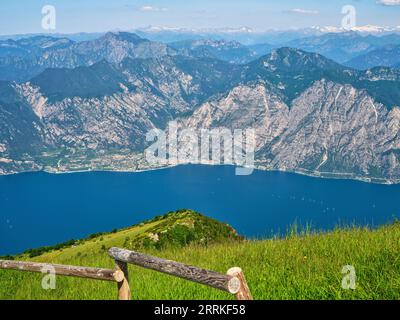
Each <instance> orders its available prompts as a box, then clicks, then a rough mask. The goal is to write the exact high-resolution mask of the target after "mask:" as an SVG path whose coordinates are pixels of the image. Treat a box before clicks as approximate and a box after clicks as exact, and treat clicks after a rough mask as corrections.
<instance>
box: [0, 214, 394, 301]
mask: <svg viewBox="0 0 400 320" xmlns="http://www.w3.org/2000/svg"><path fill="white" fill-rule="evenodd" d="M177 225H180V226H186V227H188V228H189V229H191V230H192V233H193V234H192V235H191V236H190V237H186V238H185V235H187V232H188V231H187V230H186V231H185V232H181V231H182V230H180V231H177V234H176V236H177V238H178V239H180V240H179V241H176V242H173V244H172V245H163V246H162V247H161V248H160V247H159V246H157V245H149V244H148V243H147V241H144V242H143V239H145V238H146V237H147V236H148V234H149V233H160V234H161V232H162V231H165V230H167V231H168V232H164V233H167V234H169V235H170V236H171V235H172V234H174V232H175V231H176V230H175V231H174V229H175V227H176V226H177ZM171 230H172V231H171ZM170 231H171V232H172V233H171V232H170ZM189 233H190V232H189ZM218 234H222V236H218ZM127 238H129V239H128V240H127ZM147 238H148V237H147ZM160 239H161V236H160ZM182 239H189V240H190V241H188V243H189V244H186V243H183V242H182ZM204 239H205V240H204ZM169 240H170V239H169ZM160 241H161V240H160ZM111 246H119V247H128V248H133V249H138V248H139V247H140V251H142V252H146V253H149V254H152V255H156V256H159V257H164V258H168V259H172V260H175V261H179V262H183V263H187V264H191V265H195V266H199V267H204V268H208V269H211V270H215V271H219V272H221V273H225V272H226V271H227V270H228V269H229V268H231V267H233V266H239V267H241V268H242V269H243V270H244V273H245V275H246V277H247V280H248V283H249V286H250V289H251V291H252V294H253V296H254V298H255V299H400V223H395V224H393V225H388V226H383V227H381V228H379V229H377V230H370V229H368V228H362V229H360V228H350V229H337V230H335V231H332V232H329V233H312V232H307V233H304V234H302V235H297V234H290V235H289V236H288V237H287V238H285V239H271V240H262V241H241V240H240V238H239V237H237V236H236V235H235V233H234V232H232V229H230V228H229V227H228V226H226V225H224V224H219V223H217V222H215V221H214V220H211V219H207V218H203V217H201V216H199V215H197V214H194V213H192V212H190V211H186V212H184V211H182V212H180V213H178V214H170V215H169V216H167V217H160V218H158V219H155V220H153V221H150V222H148V223H145V224H142V225H138V226H134V227H131V228H127V229H124V230H121V231H118V232H116V233H110V234H105V235H101V236H99V237H97V238H94V239H87V240H85V241H82V242H81V243H80V244H78V245H76V246H73V247H69V248H64V249H62V250H55V251H51V252H47V253H44V254H42V255H41V256H39V257H35V258H29V257H28V256H27V255H22V256H19V257H15V259H24V260H34V261H42V262H51V263H61V264H71V265H82V266H93V267H108V268H113V267H114V263H113V261H112V260H111V258H109V257H108V255H107V252H106V251H105V249H107V248H109V247H111ZM344 265H352V266H354V267H355V270H356V274H357V281H356V289H355V290H344V289H342V287H341V282H342V278H343V276H344V275H343V274H342V273H341V270H342V267H343V266H344ZM129 273H130V286H131V291H132V298H133V299H231V298H232V297H231V296H230V295H229V294H226V293H223V292H220V291H218V290H215V289H211V288H208V287H205V286H202V285H198V284H194V283H190V282H188V281H184V280H181V279H177V278H174V277H171V276H167V275H164V274H159V273H156V272H154V271H150V270H145V269H142V268H139V267H135V266H130V267H129ZM42 276H43V275H41V274H33V273H26V272H18V271H9V270H1V271H0V299H115V298H116V294H117V289H116V285H115V284H114V283H108V282H101V281H96V280H83V279H77V278H67V277H57V288H56V290H50V291H45V290H43V289H42V288H41V279H42Z"/></svg>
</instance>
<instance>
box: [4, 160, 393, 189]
mask: <svg viewBox="0 0 400 320" xmlns="http://www.w3.org/2000/svg"><path fill="white" fill-rule="evenodd" d="M191 165H192V166H193V165H198V166H235V165H232V164H204V163H184V164H173V165H166V166H162V167H149V168H142V169H116V168H115V169H86V170H84V169H77V170H70V171H57V170H49V169H41V170H27V171H21V172H10V173H1V174H0V177H1V176H10V175H18V174H24V173H35V172H44V173H48V174H55V175H62V174H74V173H89V172H116V173H142V172H151V171H157V170H165V169H170V168H175V167H179V166H191ZM235 167H239V166H235ZM254 170H259V171H267V172H282V173H292V174H298V175H302V176H306V177H312V178H320V179H334V180H353V181H358V182H364V183H370V184H378V185H399V184H400V179H383V178H371V177H363V176H357V175H352V174H351V173H331V172H312V171H309V170H301V169H297V170H285V169H271V168H269V167H266V166H262V165H257V166H255V167H254Z"/></svg>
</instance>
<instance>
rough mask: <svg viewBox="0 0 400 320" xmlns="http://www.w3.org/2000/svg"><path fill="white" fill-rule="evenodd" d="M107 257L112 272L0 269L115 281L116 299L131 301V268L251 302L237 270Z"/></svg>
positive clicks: (44, 266) (128, 254)
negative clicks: (176, 278)
mask: <svg viewBox="0 0 400 320" xmlns="http://www.w3.org/2000/svg"><path fill="white" fill-rule="evenodd" d="M109 255H110V256H111V257H112V258H113V259H114V260H115V264H116V269H115V270H111V269H100V268H88V267H78V266H67V265H61V264H50V263H38V262H25V261H14V260H0V269H11V270H18V271H28V272H43V270H46V271H47V270H49V267H50V268H52V270H54V272H55V274H56V275H61V276H69V277H80V278H88V279H95V280H104V281H114V282H116V283H117V286H118V299H119V300H130V299H131V292H130V288H129V277H128V264H134V265H137V266H140V267H143V268H147V269H151V270H155V271H158V272H162V273H166V274H169V275H172V276H175V277H179V278H182V279H186V280H189V281H192V282H196V283H200V284H203V285H206V286H209V287H212V288H216V289H219V290H222V291H225V292H228V293H231V294H233V295H235V297H236V299H238V300H252V299H253V298H252V296H251V293H250V290H249V287H248V285H247V282H246V279H245V277H244V274H243V272H242V270H241V269H240V268H232V269H229V270H228V272H227V274H221V273H218V272H215V271H210V270H206V269H202V268H198V267H193V266H189V265H185V264H182V263H178V262H175V261H171V260H166V259H161V258H157V257H152V256H149V255H145V254H142V253H139V252H135V251H129V250H125V249H120V248H111V249H110V250H109Z"/></svg>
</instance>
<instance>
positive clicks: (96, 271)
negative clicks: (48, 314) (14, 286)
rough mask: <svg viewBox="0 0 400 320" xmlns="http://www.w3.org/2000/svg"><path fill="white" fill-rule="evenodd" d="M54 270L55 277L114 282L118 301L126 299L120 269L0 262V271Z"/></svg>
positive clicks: (124, 280)
mask: <svg viewBox="0 0 400 320" xmlns="http://www.w3.org/2000/svg"><path fill="white" fill-rule="evenodd" d="M49 268H51V269H52V270H54V272H55V274H56V275H60V276H68V277H80V278H88V279H94V280H104V281H114V282H117V284H118V297H119V299H123V298H125V299H127V297H126V296H125V294H126V291H127V289H126V284H127V283H128V282H127V279H126V278H125V275H126V273H124V272H123V270H121V269H118V268H117V269H116V270H111V269H100V268H88V267H77V266H67V265H61V264H51V263H38V262H25V261H14V260H0V269H11V270H18V271H27V272H43V270H46V271H47V270H49ZM128 289H129V288H128Z"/></svg>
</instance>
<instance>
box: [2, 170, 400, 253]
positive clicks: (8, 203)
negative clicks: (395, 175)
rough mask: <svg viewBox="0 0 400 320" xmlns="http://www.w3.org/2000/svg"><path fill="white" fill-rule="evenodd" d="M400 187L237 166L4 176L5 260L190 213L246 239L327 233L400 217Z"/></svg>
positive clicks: (371, 224)
mask: <svg viewBox="0 0 400 320" xmlns="http://www.w3.org/2000/svg"><path fill="white" fill-rule="evenodd" d="M399 199H400V185H391V186H389V185H376V184H368V183H363V182H357V181H351V180H329V179H318V178H311V177H306V176H301V175H296V174H289V173H281V172H267V171H254V173H253V174H252V175H250V176H236V175H235V171H234V168H233V167H230V166H214V167H213V166H179V167H175V168H169V169H163V170H157V171H147V172H139V173H112V172H89V173H73V174H61V175H54V174H47V173H42V172H37V173H24V174H19V175H10V176H0V255H5V254H13V253H18V252H21V251H24V250H26V249H28V248H34V247H39V246H44V245H52V244H56V243H59V242H63V241H66V240H69V239H77V238H82V237H85V236H87V235H89V234H91V233H95V232H100V231H110V230H112V229H114V228H122V227H126V226H129V225H133V224H135V223H138V222H140V221H142V220H145V219H149V218H152V217H154V216H156V215H160V214H164V213H166V212H168V211H170V210H176V209H180V208H191V209H194V210H197V211H199V212H202V213H204V214H205V215H208V216H210V217H213V218H216V219H218V220H221V221H224V222H227V223H229V224H231V225H232V226H233V227H234V228H236V230H237V231H238V232H239V233H240V234H242V235H245V236H247V237H265V236H271V235H273V234H277V233H284V232H285V231H286V230H287V228H288V227H289V226H290V225H292V224H293V223H294V222H297V224H301V225H305V224H311V225H312V227H313V228H315V229H323V230H328V229H332V228H334V227H335V226H338V225H350V224H353V223H356V224H358V225H370V226H373V227H376V226H379V225H381V224H385V223H389V222H392V221H393V220H394V219H395V218H400V201H399Z"/></svg>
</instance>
